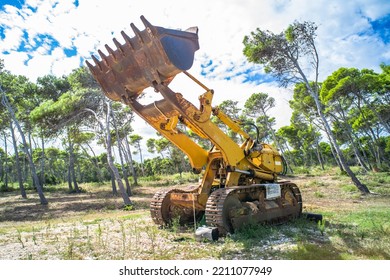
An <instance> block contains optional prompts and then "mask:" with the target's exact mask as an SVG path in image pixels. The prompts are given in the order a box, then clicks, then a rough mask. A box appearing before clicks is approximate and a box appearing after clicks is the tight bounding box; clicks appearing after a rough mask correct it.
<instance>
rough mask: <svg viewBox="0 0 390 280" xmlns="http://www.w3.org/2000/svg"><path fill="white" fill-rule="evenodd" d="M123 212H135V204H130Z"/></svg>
mask: <svg viewBox="0 0 390 280" xmlns="http://www.w3.org/2000/svg"><path fill="white" fill-rule="evenodd" d="M123 210H125V211H133V210H134V205H133V204H128V205H125V206H124V207H123Z"/></svg>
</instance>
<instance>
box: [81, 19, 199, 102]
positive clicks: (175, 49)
mask: <svg viewBox="0 0 390 280" xmlns="http://www.w3.org/2000/svg"><path fill="white" fill-rule="evenodd" d="M141 20H142V22H143V24H144V25H145V29H144V30H142V31H140V30H138V29H137V27H136V26H135V25H134V24H133V23H132V24H130V26H131V28H132V29H133V31H134V33H135V37H132V38H130V37H129V36H127V35H126V33H125V32H124V31H122V32H121V34H122V36H123V38H124V40H125V43H124V44H121V43H119V42H118V41H117V40H116V39H115V38H114V39H113V41H114V44H115V46H116V48H117V49H116V50H113V49H111V48H110V47H109V46H108V45H105V47H106V49H107V51H108V55H106V54H104V53H103V52H102V51H101V50H99V51H98V52H99V55H100V58H101V60H100V61H99V59H97V58H96V57H95V56H92V59H93V61H94V64H95V65H92V64H91V63H89V62H88V61H87V62H86V63H87V65H88V67H89V69H90V70H91V72H92V74H93V75H94V77H95V79H96V80H97V81H98V82H99V84H100V85H101V86H102V88H103V90H104V91H105V92H106V94H107V96H108V97H109V98H110V99H113V100H116V101H118V100H121V99H123V98H125V99H126V98H132V99H133V98H136V97H137V96H138V95H139V94H141V92H142V91H143V90H144V89H145V88H147V87H154V86H155V85H156V84H161V83H162V82H166V83H169V82H170V81H171V80H172V79H173V78H174V76H175V75H176V74H178V73H180V72H182V71H185V70H188V69H190V68H191V66H192V63H193V61H194V53H195V51H197V50H198V49H199V43H198V34H197V28H191V29H189V30H187V31H180V30H174V29H167V28H163V27H158V26H153V25H151V24H150V23H149V22H148V21H147V20H146V19H145V18H144V17H143V16H141Z"/></svg>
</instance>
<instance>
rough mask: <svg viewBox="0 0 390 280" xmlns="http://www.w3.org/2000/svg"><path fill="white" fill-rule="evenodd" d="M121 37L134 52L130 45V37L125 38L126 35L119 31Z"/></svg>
mask: <svg viewBox="0 0 390 280" xmlns="http://www.w3.org/2000/svg"><path fill="white" fill-rule="evenodd" d="M121 35H122V37H123V39H125V42H126V43H127V44H128V45H129V46H130V48H131V49H132V50H134V47H133V45H132V43H131V39H130V37H129V36H127V34H126V33H125V32H124V31H123V30H122V31H121Z"/></svg>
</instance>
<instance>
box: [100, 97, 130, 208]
mask: <svg viewBox="0 0 390 280" xmlns="http://www.w3.org/2000/svg"><path fill="white" fill-rule="evenodd" d="M110 115H111V104H110V102H109V101H108V102H107V119H106V137H105V140H106V146H107V160H108V165H109V166H110V168H111V170H112V172H113V173H114V176H115V179H116V182H117V183H118V186H119V189H120V192H121V195H122V198H123V202H124V203H125V205H131V204H132V202H131V200H130V198H129V196H128V194H127V192H126V189H125V186H124V185H123V181H122V178H121V177H120V175H119V171H118V168H116V166H115V164H114V159H113V156H112V148H111V133H110V132H111V131H110Z"/></svg>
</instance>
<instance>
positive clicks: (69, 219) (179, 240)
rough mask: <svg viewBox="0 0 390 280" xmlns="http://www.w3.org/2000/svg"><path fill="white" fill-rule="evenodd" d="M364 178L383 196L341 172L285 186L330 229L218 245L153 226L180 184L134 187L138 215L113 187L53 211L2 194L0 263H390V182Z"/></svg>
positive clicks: (263, 231)
mask: <svg viewBox="0 0 390 280" xmlns="http://www.w3.org/2000/svg"><path fill="white" fill-rule="evenodd" d="M360 178H362V179H363V180H364V182H365V183H366V184H367V185H368V187H369V188H370V190H374V191H375V192H376V193H378V195H369V196H361V195H360V193H358V192H357V191H356V190H355V188H354V187H353V185H351V183H350V181H349V178H348V177H346V176H342V175H339V174H337V171H336V170H328V171H326V172H321V173H318V172H315V173H314V175H313V174H305V175H299V176H298V175H295V176H294V177H290V178H283V179H288V180H291V181H293V182H295V183H296V184H297V185H298V186H299V187H300V189H301V192H302V195H303V200H304V211H305V212H313V213H321V214H323V215H324V218H325V221H326V223H324V224H323V225H317V224H314V223H312V222H308V221H306V220H304V219H299V220H296V221H294V222H291V223H288V224H285V225H282V226H258V225H253V226H249V227H247V228H246V229H245V230H242V231H240V232H238V233H236V234H234V235H231V236H228V237H225V238H222V239H220V240H218V241H216V242H197V241H195V239H194V236H193V231H194V229H193V228H190V229H188V228H187V229H183V228H179V227H177V226H174V227H172V228H169V229H160V228H158V227H156V226H155V225H154V224H153V222H152V220H151V218H150V215H149V209H148V208H149V201H150V199H151V197H152V196H153V194H154V193H155V192H156V191H157V190H158V189H160V188H165V187H166V186H165V185H167V184H172V182H173V181H175V180H176V179H177V178H176V177H174V178H160V181H159V182H160V183H159V182H156V181H152V180H149V181H144V182H142V185H143V186H140V187H135V188H134V189H133V192H134V196H133V197H131V199H132V201H133V202H134V206H135V207H134V209H135V210H133V211H125V210H124V209H123V208H122V200H121V198H120V197H114V196H112V195H111V193H110V188H109V186H108V185H102V186H97V185H83V186H82V187H83V189H85V190H86V192H85V193H81V194H69V193H66V192H65V191H64V190H61V189H60V190H57V191H50V192H47V193H46V196H47V198H48V200H49V205H48V206H42V205H40V204H39V199H38V197H37V195H36V194H35V193H29V198H28V200H23V199H21V198H20V196H19V194H18V193H17V192H10V193H1V194H0V247H1V250H0V259H390V238H389V236H390V220H389V216H390V210H389V207H388V205H390V179H389V178H390V175H389V174H388V173H380V174H362V175H360ZM193 179H194V178H191V180H193ZM177 183H183V182H182V181H180V180H179V181H177ZM188 184H189V183H188Z"/></svg>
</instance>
